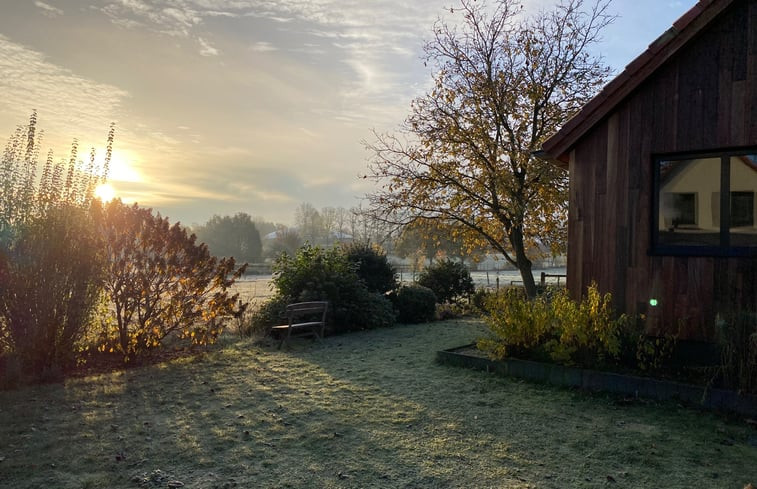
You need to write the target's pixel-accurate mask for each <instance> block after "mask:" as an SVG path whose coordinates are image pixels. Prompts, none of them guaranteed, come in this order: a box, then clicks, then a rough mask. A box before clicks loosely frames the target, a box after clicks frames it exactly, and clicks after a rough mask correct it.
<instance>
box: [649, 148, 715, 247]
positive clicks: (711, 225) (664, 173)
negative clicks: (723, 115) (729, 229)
mask: <svg viewBox="0 0 757 489" xmlns="http://www.w3.org/2000/svg"><path fill="white" fill-rule="evenodd" d="M659 202H660V208H659V215H658V222H659V225H658V230H659V244H661V245H679V246H719V245H720V158H698V159H692V160H675V161H661V162H660V195H659Z"/></svg>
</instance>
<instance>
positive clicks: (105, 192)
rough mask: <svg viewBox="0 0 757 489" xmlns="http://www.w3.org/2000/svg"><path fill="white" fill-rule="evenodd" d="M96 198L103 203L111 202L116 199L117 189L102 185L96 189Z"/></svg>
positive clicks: (107, 184) (109, 185)
mask: <svg viewBox="0 0 757 489" xmlns="http://www.w3.org/2000/svg"><path fill="white" fill-rule="evenodd" d="M95 197H97V198H98V199H100V200H102V201H103V202H110V201H111V200H113V199H114V198H116V189H114V188H113V186H112V185H111V184H109V183H101V184H100V185H98V186H97V188H95Z"/></svg>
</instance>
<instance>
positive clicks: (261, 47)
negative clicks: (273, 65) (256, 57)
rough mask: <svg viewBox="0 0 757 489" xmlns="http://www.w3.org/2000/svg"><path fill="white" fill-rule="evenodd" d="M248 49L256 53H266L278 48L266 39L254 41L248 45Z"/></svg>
mask: <svg viewBox="0 0 757 489" xmlns="http://www.w3.org/2000/svg"><path fill="white" fill-rule="evenodd" d="M250 49H252V50H253V51H255V52H258V53H268V52H271V51H278V48H277V47H276V46H274V45H273V44H271V43H270V42H266V41H260V42H256V43H255V44H253V45H252V46H250Z"/></svg>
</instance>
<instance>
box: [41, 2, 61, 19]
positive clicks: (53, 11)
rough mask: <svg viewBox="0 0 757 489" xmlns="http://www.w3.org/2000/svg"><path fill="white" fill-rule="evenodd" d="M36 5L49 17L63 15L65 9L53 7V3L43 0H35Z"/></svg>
mask: <svg viewBox="0 0 757 489" xmlns="http://www.w3.org/2000/svg"><path fill="white" fill-rule="evenodd" d="M34 5H35V6H36V7H38V8H40V9H42V14H43V15H45V16H47V17H58V16H60V15H63V10H61V9H59V8H57V7H53V6H52V5H50V4H48V3H45V2H41V1H40V0H36V1H35V2H34Z"/></svg>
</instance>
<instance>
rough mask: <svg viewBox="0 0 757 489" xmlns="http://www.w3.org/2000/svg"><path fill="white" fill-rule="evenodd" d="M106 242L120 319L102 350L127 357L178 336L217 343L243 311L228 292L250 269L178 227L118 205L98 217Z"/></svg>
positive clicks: (108, 325)
mask: <svg viewBox="0 0 757 489" xmlns="http://www.w3.org/2000/svg"><path fill="white" fill-rule="evenodd" d="M96 221H97V223H98V230H99V232H100V234H101V236H102V238H103V253H104V261H105V263H106V265H105V274H104V277H105V278H104V282H103V287H104V290H105V293H106V295H107V297H108V299H109V301H110V305H111V311H112V314H113V319H114V321H109V322H103V329H102V331H101V334H102V338H103V342H102V344H101V345H100V348H101V349H102V350H106V349H108V350H110V351H114V350H115V351H118V352H120V353H122V354H123V355H124V358H125V359H127V360H128V359H129V358H133V356H134V355H136V354H139V353H140V352H142V351H145V350H148V349H150V348H155V347H158V346H160V345H161V343H162V342H163V340H164V339H165V338H166V337H167V336H169V335H172V334H176V336H177V337H178V338H179V339H182V340H186V341H188V342H189V343H190V344H192V345H205V344H209V343H213V342H214V341H215V339H216V338H217V337H218V335H219V334H220V333H221V331H222V329H223V324H222V321H223V320H224V319H226V318H228V317H229V316H231V315H233V314H235V313H237V312H238V311H236V309H235V304H236V302H237V295H232V294H230V293H229V287H231V285H232V284H233V283H234V280H236V279H237V278H239V276H240V275H241V274H242V273H243V272H244V266H243V267H240V268H239V269H236V270H235V268H234V265H235V262H234V259H233V258H221V259H217V258H215V257H213V256H212V255H211V254H210V252H209V251H208V247H207V246H206V245H205V244H198V243H196V242H195V236H194V235H188V234H187V232H186V230H185V229H184V228H183V227H181V226H180V225H179V224H174V225H173V226H172V225H170V223H169V222H168V219H166V218H162V217H160V215H157V216H156V215H154V214H153V213H152V211H151V210H150V209H145V208H141V207H139V206H137V205H136V204H135V205H132V206H128V205H125V204H123V203H122V202H121V201H120V200H114V201H111V202H110V203H108V204H106V205H105V206H104V207H103V208H102V210H101V212H99V213H98V216H97V218H96Z"/></svg>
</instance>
